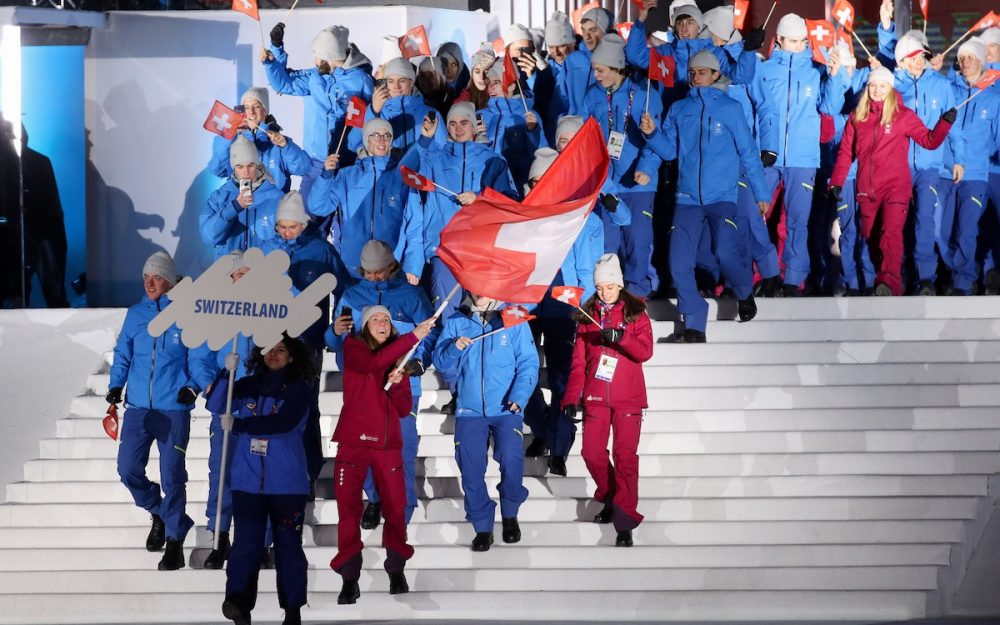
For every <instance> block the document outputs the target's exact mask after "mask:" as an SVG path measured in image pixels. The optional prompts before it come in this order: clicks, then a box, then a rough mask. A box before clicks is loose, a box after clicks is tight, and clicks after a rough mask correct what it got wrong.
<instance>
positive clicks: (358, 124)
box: [344, 96, 368, 128]
mask: <svg viewBox="0 0 1000 625" xmlns="http://www.w3.org/2000/svg"><path fill="white" fill-rule="evenodd" d="M366 108H368V107H367V105H366V104H365V101H364V100H362V99H361V98H359V97H358V96H351V101H350V102H349V103H348V104H347V118H346V120H345V121H344V123H345V124H347V125H348V126H351V127H353V128H364V127H365V109H366Z"/></svg>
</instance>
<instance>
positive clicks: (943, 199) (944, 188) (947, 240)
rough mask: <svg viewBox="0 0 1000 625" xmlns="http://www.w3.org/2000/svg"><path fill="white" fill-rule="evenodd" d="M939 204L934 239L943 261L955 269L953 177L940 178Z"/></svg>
mask: <svg viewBox="0 0 1000 625" xmlns="http://www.w3.org/2000/svg"><path fill="white" fill-rule="evenodd" d="M937 190H938V203H937V207H936V208H935V209H934V228H935V230H934V237H935V239H936V240H937V247H938V253H939V254H940V255H941V260H943V261H944V264H945V265H947V266H948V267H949V268H950V269H952V270H954V269H955V254H954V252H953V250H952V249H951V236H952V233H953V232H954V229H955V183H954V182H952V179H951V177H945V176H941V177H940V178H938V183H937Z"/></svg>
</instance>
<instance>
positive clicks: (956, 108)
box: [955, 89, 986, 111]
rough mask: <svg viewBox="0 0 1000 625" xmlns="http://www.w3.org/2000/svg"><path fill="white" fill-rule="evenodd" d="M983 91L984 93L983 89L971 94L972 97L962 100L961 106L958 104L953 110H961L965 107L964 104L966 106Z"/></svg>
mask: <svg viewBox="0 0 1000 625" xmlns="http://www.w3.org/2000/svg"><path fill="white" fill-rule="evenodd" d="M983 91H986V90H985V89H980V90H979V91H977V92H975V93H973V94H972V95H970V96H969V97H967V98H965V99H964V100H962V103H961V104H959V105H958V106H956V107H955V110H956V111H957V110H958V109H960V108H962V107H963V106H965V105H966V104H968V103H969V102H971V101H972V98H974V97H976V96H977V95H979V94H980V93H982V92H983Z"/></svg>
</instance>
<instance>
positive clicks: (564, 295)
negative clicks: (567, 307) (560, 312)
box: [556, 289, 573, 304]
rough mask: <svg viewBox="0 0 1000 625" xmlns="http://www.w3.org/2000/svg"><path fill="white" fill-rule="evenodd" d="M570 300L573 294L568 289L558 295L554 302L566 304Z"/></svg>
mask: <svg viewBox="0 0 1000 625" xmlns="http://www.w3.org/2000/svg"><path fill="white" fill-rule="evenodd" d="M571 299H573V293H572V292H571V291H570V290H569V289H567V290H565V291H563V292H562V293H560V294H559V297H557V298H556V301H557V302H562V303H563V304H568V303H569V301H570V300H571Z"/></svg>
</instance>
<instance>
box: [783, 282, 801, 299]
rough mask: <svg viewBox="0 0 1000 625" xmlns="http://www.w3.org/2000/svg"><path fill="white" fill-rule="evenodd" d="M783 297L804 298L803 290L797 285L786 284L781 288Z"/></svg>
mask: <svg viewBox="0 0 1000 625" xmlns="http://www.w3.org/2000/svg"><path fill="white" fill-rule="evenodd" d="M781 296H782V297H802V289H801V288H800V287H799V285H797V284H785V285H782V287H781Z"/></svg>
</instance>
